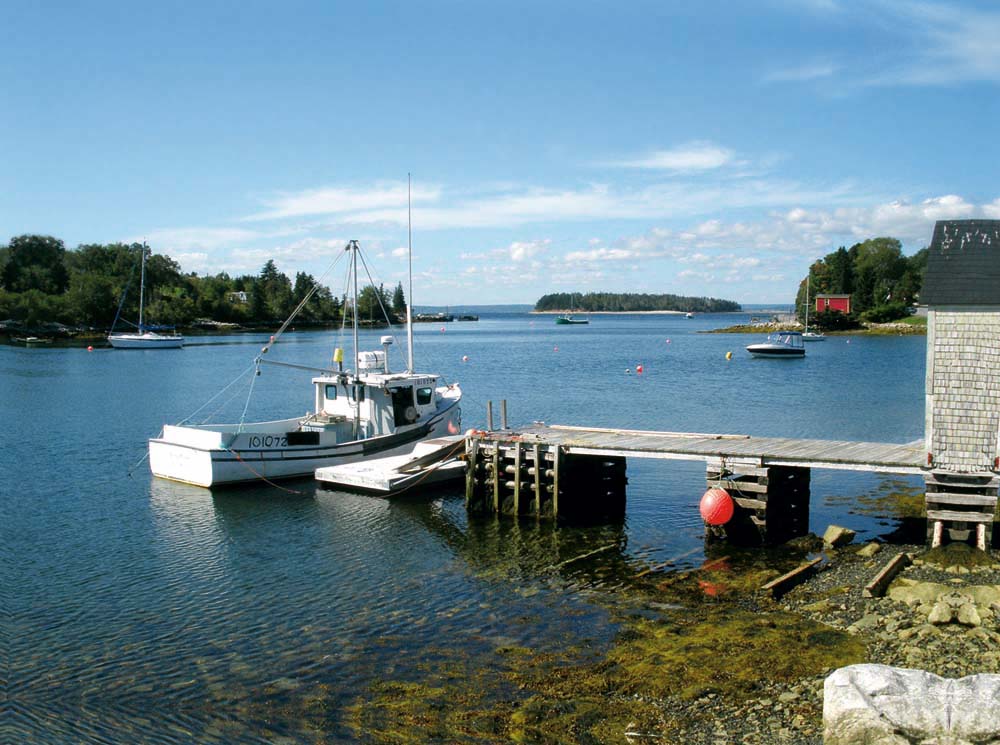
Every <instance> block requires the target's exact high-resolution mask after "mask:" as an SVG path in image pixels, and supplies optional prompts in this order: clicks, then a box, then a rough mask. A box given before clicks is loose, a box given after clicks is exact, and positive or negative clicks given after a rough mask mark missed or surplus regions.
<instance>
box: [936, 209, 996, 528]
mask: <svg viewBox="0 0 1000 745" xmlns="http://www.w3.org/2000/svg"><path fill="white" fill-rule="evenodd" d="M920 299H921V301H922V302H923V303H926V304H927V306H928V314H927V382H926V389H925V390H926V392H925V395H926V410H925V416H926V429H925V436H926V444H927V467H928V473H927V476H926V482H927V496H926V499H927V526H928V538H929V539H930V541H931V544H932V545H937V544H938V543H940V542H941V541H942V540H970V539H974V542H975V543H976V544H978V545H979V546H980V547H981V548H986V547H987V546H988V545H989V544H990V540H991V535H992V526H993V516H994V512H995V510H996V502H997V487H998V483H1000V479H998V478H997V473H998V472H1000V460H998V455H1000V220H942V221H940V222H938V223H937V224H936V225H935V227H934V238H933V240H932V242H931V246H930V250H929V252H928V257H927V275H926V277H925V279H924V285H923V290H922V292H921V294H920ZM970 542H971V541H970Z"/></svg>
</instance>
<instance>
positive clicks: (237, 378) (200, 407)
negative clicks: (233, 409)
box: [177, 364, 254, 425]
mask: <svg viewBox="0 0 1000 745" xmlns="http://www.w3.org/2000/svg"><path fill="white" fill-rule="evenodd" d="M253 369H254V365H253V364H251V365H250V366H249V367H247V369H246V370H244V371H243V372H241V373H240V374H239V375H237V376H236V377H235V378H233V380H232V381H231V382H230V383H228V384H227V385H226V386H225V387H224V388H223V389H222V390H220V391H219V392H218V393H216V394H215V395H214V396H212V397H211V398H210V399H208V400H207V401H206V402H205V403H203V404H202V405H201V406H199V407H198V408H197V409H195V410H194V411H192V412H191V413H190V414H188V415H187V416H186V417H184V418H183V419H181V420H180V421H179V422H177V424H179V425H180V424H184V423H185V422H189V421H191V419H193V418H194V416H195V415H196V414H197V413H198V412H199V411H201V410H202V409H204V408H205V407H206V406H208V405H209V404H210V403H212V402H213V401H214V400H215V399H217V398H218V397H219V396H221V395H222V394H223V393H225V392H226V391H228V390H229V389H230V388H232V387H233V386H234V385H236V383H237V382H238V381H239V379H240V378H242V377H243V376H244V375H246V374H247V373H248V372H250V371H251V370H253ZM233 397H235V394H234V396H233ZM232 400H233V399H232V398H230V399H228V400H227V401H226V403H229V401H232ZM223 406H225V404H223ZM215 411H216V412H217V411H218V409H216V410H215ZM213 413H215V412H213ZM209 416H211V414H210V415H209ZM205 421H207V419H206V420H205ZM202 423H203V424H204V422H202Z"/></svg>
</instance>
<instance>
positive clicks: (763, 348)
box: [747, 331, 806, 357]
mask: <svg viewBox="0 0 1000 745" xmlns="http://www.w3.org/2000/svg"><path fill="white" fill-rule="evenodd" d="M747 351H748V352H749V353H750V354H752V355H753V356H754V357H805V356H806V348H805V346H804V345H803V344H802V332H801V331H776V332H775V333H773V334H770V335H769V336H768V337H767V341H765V342H761V343H760V344H751V345H749V346H748V347H747Z"/></svg>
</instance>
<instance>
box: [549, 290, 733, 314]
mask: <svg viewBox="0 0 1000 745" xmlns="http://www.w3.org/2000/svg"><path fill="white" fill-rule="evenodd" d="M740 310H742V306H740V304H739V303H737V302H734V301H732V300H719V299H718V298H714V297H685V296H684V295H650V294H645V293H643V294H635V293H618V292H588V293H580V292H555V293H552V294H550V295H543V296H542V297H541V298H539V300H538V302H536V303H535V311H536V312H539V313H555V312H559V313H646V312H654V311H674V312H677V313H730V312H735V311H740Z"/></svg>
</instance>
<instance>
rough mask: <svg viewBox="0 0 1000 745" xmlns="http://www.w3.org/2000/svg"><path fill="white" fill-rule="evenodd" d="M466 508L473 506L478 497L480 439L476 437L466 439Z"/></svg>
mask: <svg viewBox="0 0 1000 745" xmlns="http://www.w3.org/2000/svg"><path fill="white" fill-rule="evenodd" d="M465 459H466V464H465V509H466V510H468V509H470V508H472V503H473V502H474V501H475V497H476V467H477V466H478V465H479V462H478V460H479V440H478V439H476V438H475V437H472V438H469V439H468V440H466V441H465Z"/></svg>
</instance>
